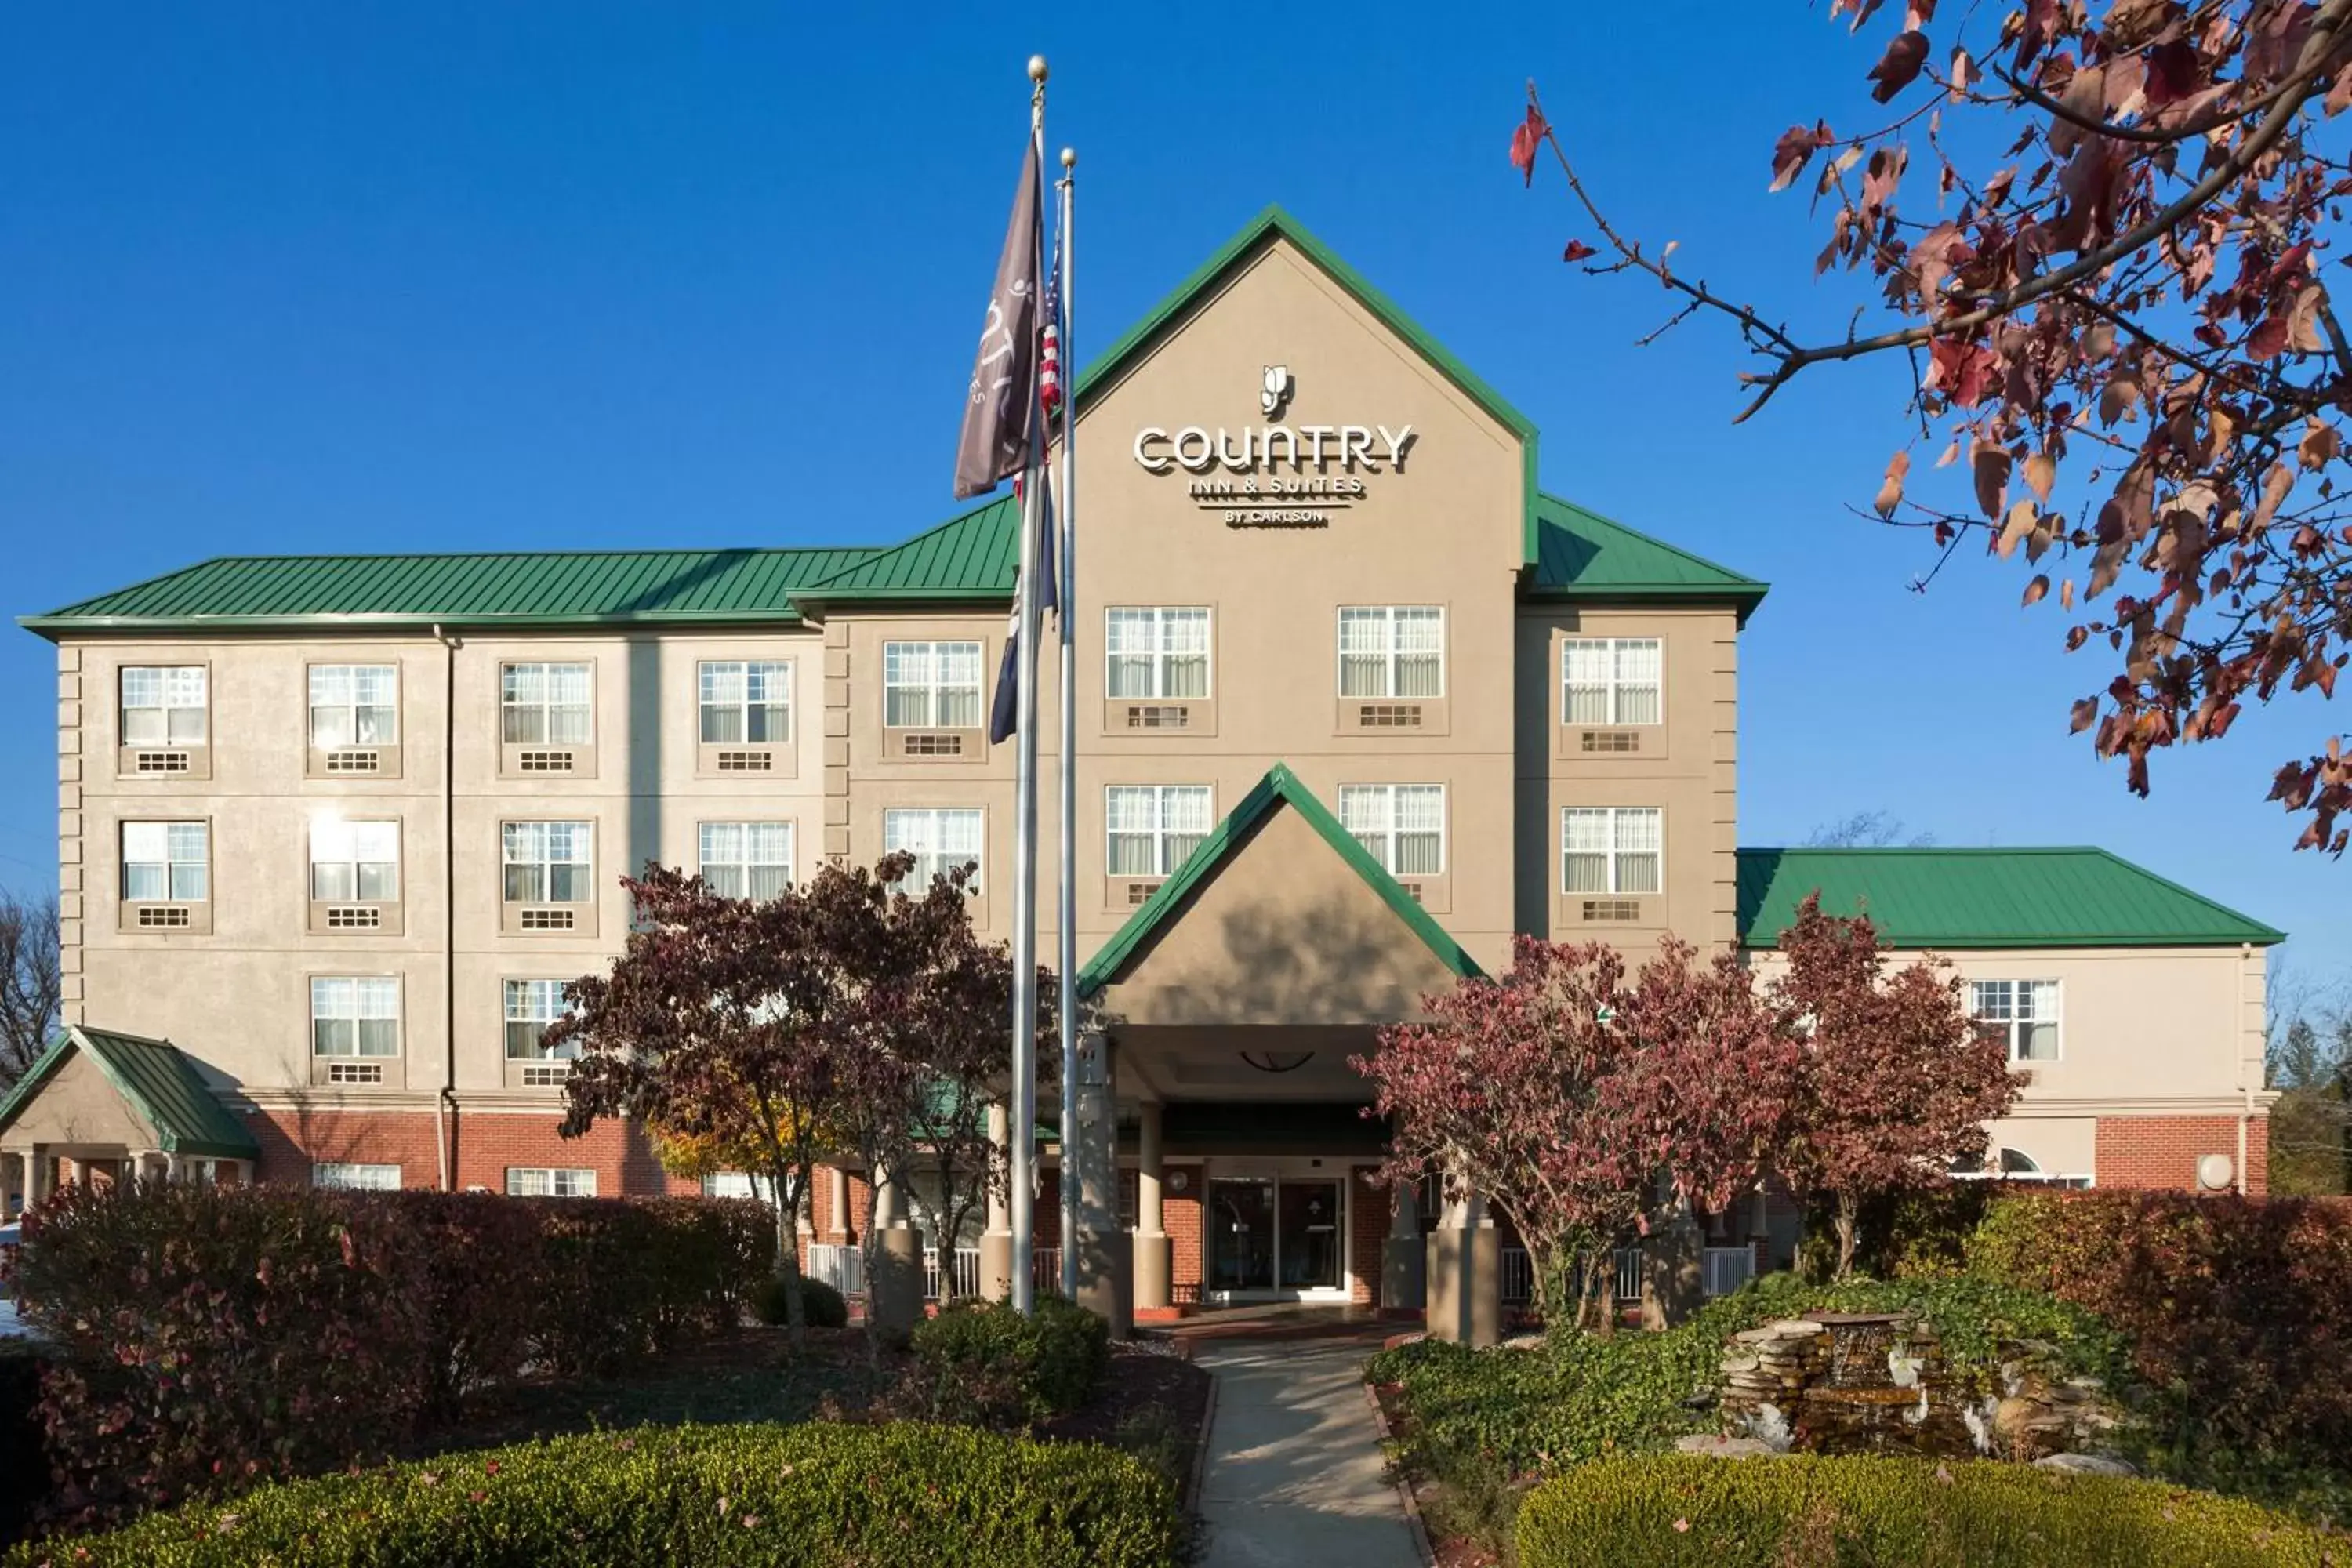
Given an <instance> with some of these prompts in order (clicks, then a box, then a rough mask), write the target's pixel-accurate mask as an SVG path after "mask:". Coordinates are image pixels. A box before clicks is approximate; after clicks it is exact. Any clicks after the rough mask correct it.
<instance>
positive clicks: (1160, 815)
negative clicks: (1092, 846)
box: [1103, 784, 1217, 881]
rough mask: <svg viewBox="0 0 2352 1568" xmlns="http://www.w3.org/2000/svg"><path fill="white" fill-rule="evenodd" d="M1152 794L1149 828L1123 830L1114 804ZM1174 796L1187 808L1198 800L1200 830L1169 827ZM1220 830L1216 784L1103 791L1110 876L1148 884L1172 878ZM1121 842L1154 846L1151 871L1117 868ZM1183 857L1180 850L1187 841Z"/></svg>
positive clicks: (1108, 787) (1130, 786) (1106, 862)
mask: <svg viewBox="0 0 2352 1568" xmlns="http://www.w3.org/2000/svg"><path fill="white" fill-rule="evenodd" d="M1143 795H1150V797H1151V822H1150V826H1148V827H1134V826H1128V827H1121V826H1119V823H1120V820H1121V818H1120V815H1119V811H1118V805H1116V804H1115V803H1116V802H1118V800H1119V799H1120V798H1121V797H1122V796H1124V797H1126V798H1128V799H1129V801H1131V802H1132V801H1135V800H1138V799H1139V797H1141V796H1143ZM1171 797H1177V798H1181V802H1182V803H1183V804H1184V805H1192V804H1193V803H1194V800H1195V798H1196V797H1197V800H1198V805H1199V817H1200V822H1201V826H1200V827H1199V828H1197V829H1193V828H1176V827H1171V826H1169V817H1170V815H1171V813H1170V809H1169V808H1170V805H1171ZM1216 830H1217V795H1216V790H1215V787H1214V786H1213V785H1210V784H1107V785H1105V786H1104V788H1103V865H1104V867H1105V868H1107V869H1108V872H1109V874H1110V875H1111V876H1113V877H1117V878H1119V879H1126V880H1136V881H1149V880H1150V879H1154V878H1167V877H1172V876H1174V875H1175V874H1176V868H1178V867H1179V866H1181V865H1182V864H1183V863H1184V862H1185V861H1186V860H1187V859H1188V858H1191V856H1192V850H1193V848H1195V847H1198V846H1199V845H1200V843H1201V841H1202V839H1204V838H1206V837H1208V836H1209V835H1210V834H1212V833H1214V832H1215V831H1216ZM1121 839H1147V840H1149V841H1150V845H1151V864H1152V869H1150V870H1149V871H1122V870H1120V869H1118V853H1117V850H1118V841H1119V840H1121ZM1186 839H1190V840H1192V843H1191V844H1190V845H1188V846H1185V847H1184V852H1183V853H1182V854H1181V855H1180V854H1177V853H1176V852H1175V851H1176V849H1177V847H1178V846H1179V845H1180V844H1181V843H1182V842H1183V841H1184V840H1186Z"/></svg>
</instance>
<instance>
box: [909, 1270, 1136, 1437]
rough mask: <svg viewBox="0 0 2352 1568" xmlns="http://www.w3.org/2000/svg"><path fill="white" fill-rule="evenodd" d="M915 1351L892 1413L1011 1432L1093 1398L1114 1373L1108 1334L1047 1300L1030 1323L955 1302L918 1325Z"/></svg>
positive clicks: (987, 1305) (1089, 1316)
mask: <svg viewBox="0 0 2352 1568" xmlns="http://www.w3.org/2000/svg"><path fill="white" fill-rule="evenodd" d="M911 1348H912V1349H913V1351H914V1361H913V1363H912V1364H911V1365H909V1367H908V1371H907V1376H906V1381H905V1382H904V1383H903V1384H901V1386H900V1388H899V1390H898V1393H897V1394H896V1396H895V1397H894V1400H893V1405H894V1408H896V1409H898V1410H899V1411H901V1412H902V1413H904V1414H908V1415H923V1416H926V1417H928V1418H929V1419H931V1420H936V1421H953V1422H958V1423H968V1424H971V1425H974V1426H996V1427H1006V1426H1019V1425H1021V1424H1023V1423H1024V1422H1028V1421H1034V1420H1036V1419H1038V1418H1040V1417H1042V1416H1045V1415H1055V1414H1057V1413H1060V1412H1063V1411H1069V1410H1075V1409H1076V1408H1077V1407H1078V1406H1079V1405H1084V1404H1085V1403H1086V1402H1087V1400H1088V1399H1089V1398H1091V1397H1093V1395H1094V1393H1095V1390H1096V1389H1097V1388H1098V1387H1100V1386H1101V1384H1102V1380H1103V1376H1104V1373H1106V1372H1108V1369H1109V1366H1110V1329H1109V1325H1108V1324H1107V1323H1105V1322H1104V1321H1102V1320H1101V1319H1100V1318H1097V1317H1096V1316H1095V1315H1094V1314H1093V1313H1092V1312H1089V1311H1087V1310H1086V1309H1085V1308H1083V1307H1080V1306H1078V1305H1076V1303H1074V1302H1070V1301H1066V1300H1061V1299H1060V1298H1058V1297H1045V1298H1043V1299H1041V1300H1039V1301H1038V1303H1037V1310H1036V1312H1035V1314H1034V1316H1031V1317H1025V1318H1024V1317H1023V1316H1022V1315H1021V1314H1020V1313H1019V1312H1016V1311H1014V1310H1013V1308H1012V1307H1011V1306H1010V1305H1008V1304H1007V1303H1005V1302H1003V1301H985V1302H983V1301H957V1302H954V1303H951V1304H950V1305H949V1306H946V1307H943V1308H941V1309H940V1311H939V1313H938V1314H937V1315H936V1316H934V1317H931V1318H929V1319H926V1320H925V1321H922V1322H919V1323H918V1324H916V1325H915V1331H914V1336H913V1340H912V1346H911Z"/></svg>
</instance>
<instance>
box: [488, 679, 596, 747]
mask: <svg viewBox="0 0 2352 1568" xmlns="http://www.w3.org/2000/svg"><path fill="white" fill-rule="evenodd" d="M591 689H592V681H591V679H590V675H589V667H588V666H586V665H584V664H502V665H500V666H499V712H500V714H501V716H502V717H501V723H502V725H503V733H504V734H505V736H506V743H507V744H508V745H509V746H566V745H570V746H584V745H586V744H587V743H588V735H589V717H588V709H589V692H590V690H591Z"/></svg>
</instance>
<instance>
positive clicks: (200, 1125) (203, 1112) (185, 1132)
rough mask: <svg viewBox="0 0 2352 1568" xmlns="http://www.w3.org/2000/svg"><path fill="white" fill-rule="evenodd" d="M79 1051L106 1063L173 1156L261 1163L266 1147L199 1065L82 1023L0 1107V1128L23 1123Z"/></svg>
mask: <svg viewBox="0 0 2352 1568" xmlns="http://www.w3.org/2000/svg"><path fill="white" fill-rule="evenodd" d="M76 1051H83V1052H86V1053H88V1054H89V1057H90V1058H92V1059H93V1060H95V1061H96V1062H97V1063H98V1065H99V1068H100V1071H102V1072H104V1073H105V1074H106V1078H107V1081H108V1082H110V1083H111V1084H112V1085H114V1088H115V1091H116V1092H117V1093H119V1094H121V1096H122V1098H123V1099H124V1100H128V1101H129V1102H130V1104H131V1109H132V1110H136V1111H137V1112H138V1113H139V1114H140V1116H141V1117H142V1119H144V1120H145V1121H146V1122H147V1123H148V1125H150V1126H152V1127H153V1128H154V1129H155V1141H156V1142H157V1143H158V1144H159V1145H161V1146H162V1148H163V1152H165V1153H167V1154H186V1155H190V1156H193V1157H194V1158H196V1159H200V1160H258V1159H260V1158H261V1145H260V1144H258V1143H257V1142H254V1138H253V1134H252V1133H251V1132H249V1131H247V1130H246V1126H245V1123H244V1122H243V1121H239V1120H238V1119H237V1118H236V1116H234V1115H232V1114H231V1113H230V1111H229V1109H228V1107H226V1105H223V1104H222V1103H221V1102H220V1100H219V1098H218V1097H217V1096H215V1094H214V1093H213V1091H212V1090H211V1089H208V1088H206V1087H205V1080H204V1078H203V1075H201V1074H200V1073H198V1072H197V1071H196V1066H195V1064H194V1062H192V1061H190V1060H189V1059H188V1058H187V1054H186V1053H185V1052H184V1051H182V1050H181V1049H180V1048H179V1047H177V1046H174V1045H173V1044H172V1043H171V1042H170V1041H169V1040H151V1039H147V1038H146V1037H143V1036H139V1035H125V1034H119V1033H117V1032H115V1031H114V1030H111V1029H94V1028H90V1027H89V1026H86V1025H80V1024H72V1025H68V1026H67V1027H66V1031H65V1033H63V1034H61V1035H59V1036H58V1038H57V1043H56V1044H54V1045H52V1046H51V1047H49V1048H48V1049H47V1051H46V1052H44V1053H43V1054H42V1057H41V1059H40V1060H39V1061H37V1062H35V1063H34V1064H33V1066H32V1069H31V1070H30V1071H28V1072H27V1073H26V1074H25V1076H24V1077H23V1078H22V1079H18V1080H17V1083H16V1088H15V1089H11V1090H9V1091H8V1097H7V1099H5V1100H0V1128H5V1127H6V1126H7V1125H8V1124H9V1123H10V1122H12V1121H16V1116H17V1114H18V1113H19V1112H20V1111H22V1110H24V1109H25V1108H26V1106H28V1105H30V1104H31V1103H32V1102H33V1100H34V1099H35V1098H36V1097H37V1096H38V1095H39V1094H40V1092H41V1089H42V1086H43V1085H45V1084H47V1082H48V1080H49V1079H51V1078H52V1077H54V1076H55V1075H56V1073H57V1070H58V1068H60V1067H62V1066H64V1065H65V1063H66V1061H67V1060H68V1058H70V1057H71V1056H72V1054H73V1053H74V1052H76Z"/></svg>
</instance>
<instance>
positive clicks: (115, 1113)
mask: <svg viewBox="0 0 2352 1568" xmlns="http://www.w3.org/2000/svg"><path fill="white" fill-rule="evenodd" d="M35 1144H45V1145H50V1146H52V1147H51V1152H58V1148H59V1147H62V1148H64V1149H66V1150H71V1149H74V1148H85V1149H87V1148H93V1147H95V1148H98V1149H106V1148H108V1147H110V1146H111V1145H114V1144H121V1146H122V1148H123V1149H124V1151H126V1152H130V1153H134V1154H135V1153H140V1152H152V1151H153V1150H155V1149H157V1148H159V1147H160V1146H161V1145H159V1144H158V1143H157V1142H156V1138H155V1129H154V1128H153V1127H152V1126H151V1125H149V1124H148V1122H147V1121H146V1119H145V1118H143V1117H142V1116H141V1115H139V1113H138V1112H136V1111H134V1110H131V1105H130V1102H129V1101H128V1100H124V1099H123V1097H122V1094H121V1091H120V1090H118V1089H116V1088H115V1087H114V1085H113V1083H112V1082H111V1081H110V1079H108V1078H107V1076H106V1069H105V1068H101V1067H100V1066H99V1065H98V1063H96V1062H95V1061H93V1060H91V1059H90V1058H89V1055H88V1053H86V1052H82V1051H76V1052H74V1054H73V1055H72V1056H70V1057H68V1058H66V1059H65V1061H63V1062H62V1063H60V1064H58V1068H57V1070H56V1071H55V1072H54V1073H52V1074H51V1075H50V1076H49V1080H48V1082H47V1083H45V1084H43V1085H42V1086H41V1092H40V1093H39V1094H38V1095H36V1096H35V1097H34V1099H33V1101H32V1103H31V1104H29V1105H27V1106H26V1107H25V1108H24V1109H23V1110H21V1111H19V1112H18V1113H17V1115H16V1120H14V1121H11V1122H9V1123H8V1125H7V1126H6V1128H5V1129H0V1145H4V1146H5V1147H6V1148H7V1149H8V1150H9V1151H10V1152H22V1151H25V1150H29V1149H31V1148H32V1147H33V1146H34V1145H35Z"/></svg>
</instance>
